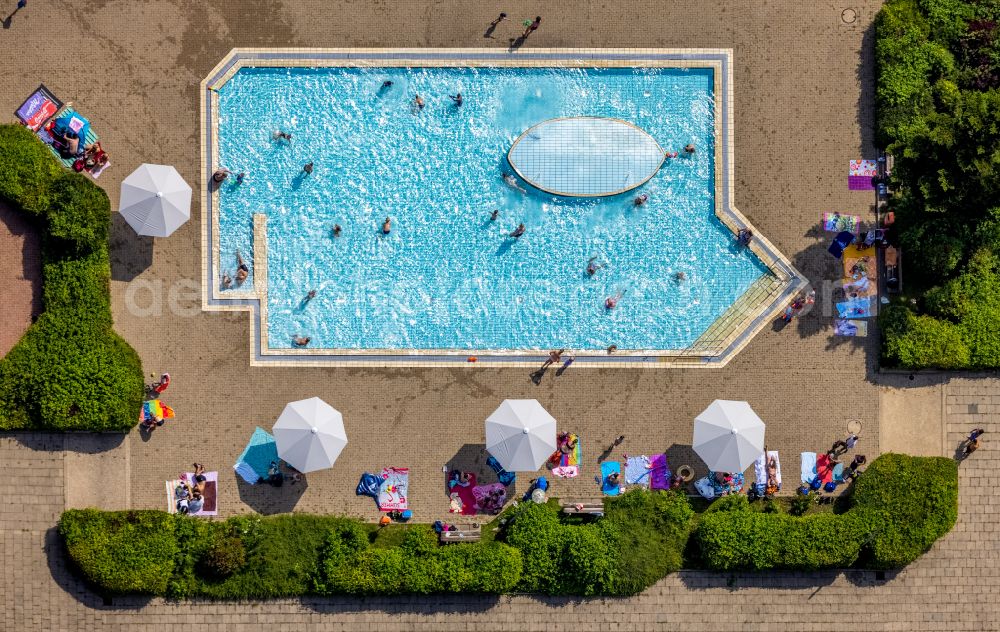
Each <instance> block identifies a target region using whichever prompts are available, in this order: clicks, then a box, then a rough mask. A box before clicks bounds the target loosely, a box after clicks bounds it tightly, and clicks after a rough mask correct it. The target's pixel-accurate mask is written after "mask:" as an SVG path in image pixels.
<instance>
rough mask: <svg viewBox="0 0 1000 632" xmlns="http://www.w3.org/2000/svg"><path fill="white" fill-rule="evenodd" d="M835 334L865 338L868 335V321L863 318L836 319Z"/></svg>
mask: <svg viewBox="0 0 1000 632" xmlns="http://www.w3.org/2000/svg"><path fill="white" fill-rule="evenodd" d="M833 335H834V336H853V337H858V338H863V337H865V336H867V335H868V323H866V322H865V321H863V320H844V319H837V320H834V321H833Z"/></svg>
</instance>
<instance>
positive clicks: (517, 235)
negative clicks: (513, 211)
mask: <svg viewBox="0 0 1000 632" xmlns="http://www.w3.org/2000/svg"><path fill="white" fill-rule="evenodd" d="M526 230H528V229H527V228H525V227H524V224H518V225H517V228H515V229H514V230H513V232H511V233H510V236H511V237H513V238H514V239H520V238H521V235H523V234H524V233H525V231H526Z"/></svg>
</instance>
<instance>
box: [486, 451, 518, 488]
mask: <svg viewBox="0 0 1000 632" xmlns="http://www.w3.org/2000/svg"><path fill="white" fill-rule="evenodd" d="M486 465H489V466H490V469H492V470H493V471H494V472H496V473H497V480H499V481H500V482H501V483H502V484H503V485H504V486H505V487H509V486H510V485H513V484H514V481H515V480H517V474H515V473H514V472H508V471H507V470H505V469H503V466H502V465H500V461H497V460H496V458H495V457H493V456H490V458H488V459H486Z"/></svg>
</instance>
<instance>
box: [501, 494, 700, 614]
mask: <svg viewBox="0 0 1000 632" xmlns="http://www.w3.org/2000/svg"><path fill="white" fill-rule="evenodd" d="M693 514H694V512H693V510H692V509H691V506H690V505H689V504H688V502H687V498H685V497H684V496H682V495H679V494H675V493H672V492H671V493H663V492H648V491H645V490H631V491H628V492H626V493H625V494H623V495H622V496H620V497H618V498H612V499H608V501H607V502H606V515H605V516H604V517H603V518H600V519H598V520H596V521H594V522H589V523H585V524H567V523H564V522H562V520H561V519H560V513H559V508H558V507H557V506H555V505H551V504H546V505H537V504H534V503H530V504H527V505H522V507H521V508H519V511H518V512H517V513H516V514H515V516H514V517H513V518H512V521H511V523H510V526H509V527H508V529H507V532H506V534H505V542H507V543H508V544H510V545H511V546H513V547H515V548H517V549H519V550H520V551H521V558H522V560H523V567H522V568H523V570H522V575H521V584H520V586H519V589H520V590H522V591H526V592H542V593H547V594H566V595H595V594H611V595H629V594H634V593H637V592H640V591H642V590H644V589H645V588H647V587H649V586H651V585H652V584H653V583H655V582H656V581H658V580H660V579H662V578H663V577H664V576H665V575H667V574H668V573H671V572H673V571H676V570H678V569H680V568H681V565H682V555H683V551H684V546H685V543H686V542H687V537H688V529H689V527H688V524H689V521H690V519H691V516H692V515H693Z"/></svg>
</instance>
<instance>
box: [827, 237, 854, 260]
mask: <svg viewBox="0 0 1000 632" xmlns="http://www.w3.org/2000/svg"><path fill="white" fill-rule="evenodd" d="M852 241H854V233H852V232H849V231H846V230H845V231H841V232H839V233H837V236H836V237H834V238H833V241H832V242H831V243H830V247H829V248H827V249H826V250H827V252H829V253H830V254H831V255H833V256H834V257H836V258H837V259H840V258H841V257H842V256H843V255H844V249H846V248H847V247H848V246H850V245H851V242H852Z"/></svg>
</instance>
